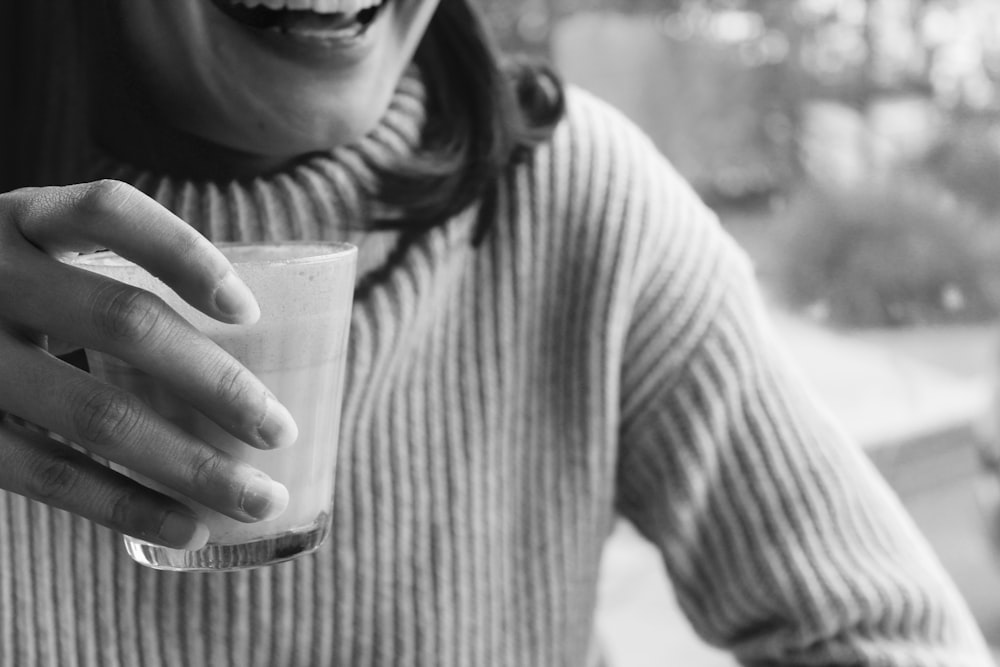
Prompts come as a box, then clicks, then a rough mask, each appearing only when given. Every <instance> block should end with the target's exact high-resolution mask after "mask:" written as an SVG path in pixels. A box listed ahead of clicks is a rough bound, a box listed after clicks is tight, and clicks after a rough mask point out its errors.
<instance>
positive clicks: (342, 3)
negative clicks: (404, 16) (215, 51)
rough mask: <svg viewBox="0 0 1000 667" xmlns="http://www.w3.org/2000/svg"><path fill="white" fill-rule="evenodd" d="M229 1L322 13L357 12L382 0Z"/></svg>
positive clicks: (246, 4) (245, 4) (270, 7)
mask: <svg viewBox="0 0 1000 667" xmlns="http://www.w3.org/2000/svg"><path fill="white" fill-rule="evenodd" d="M229 2H230V3H232V4H234V5H242V6H244V7H250V8H253V7H267V8H268V9H295V10H300V11H301V10H308V11H312V12H317V13H321V14H357V13H358V12H360V11H361V10H362V9H367V8H369V7H375V6H377V5H379V4H380V2H381V0H229Z"/></svg>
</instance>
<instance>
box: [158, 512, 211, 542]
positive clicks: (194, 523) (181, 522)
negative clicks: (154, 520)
mask: <svg viewBox="0 0 1000 667" xmlns="http://www.w3.org/2000/svg"><path fill="white" fill-rule="evenodd" d="M157 535H159V537H160V539H161V540H162V541H163V542H165V543H166V544H167V545H168V546H171V547H173V548H175V549H186V550H188V551H196V550H198V549H201V548H202V547H204V546H205V544H207V543H208V528H207V527H206V526H205V524H203V523H201V522H200V521H198V520H197V519H195V518H194V517H190V516H187V515H184V514H180V513H178V512H167V515H166V516H165V517H164V518H163V523H161V524H160V529H159V530H158V531H157Z"/></svg>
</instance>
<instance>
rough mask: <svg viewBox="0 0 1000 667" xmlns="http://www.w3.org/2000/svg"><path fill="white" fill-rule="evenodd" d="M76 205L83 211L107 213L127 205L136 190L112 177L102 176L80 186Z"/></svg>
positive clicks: (99, 213) (97, 213) (98, 213)
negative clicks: (102, 177)
mask: <svg viewBox="0 0 1000 667" xmlns="http://www.w3.org/2000/svg"><path fill="white" fill-rule="evenodd" d="M80 187H81V188H82V192H81V193H80V199H79V201H78V204H77V205H78V206H79V208H80V210H81V211H82V212H84V213H90V214H94V215H98V216H100V215H108V214H113V213H115V212H117V211H121V210H122V209H123V208H126V207H127V206H128V205H129V202H131V201H132V200H133V199H134V197H135V193H136V192H137V191H136V190H135V189H134V188H133V187H132V186H131V185H129V184H128V183H124V182H122V181H118V180H115V179H113V178H104V179H101V180H99V181H94V182H92V183H86V184H84V185H82V186H80Z"/></svg>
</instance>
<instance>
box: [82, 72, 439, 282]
mask: <svg viewBox="0 0 1000 667" xmlns="http://www.w3.org/2000/svg"><path fill="white" fill-rule="evenodd" d="M425 103H426V90H425V87H424V83H423V81H422V79H421V77H420V76H419V72H418V71H417V70H416V68H415V67H411V68H410V69H409V70H408V71H407V72H406V74H405V75H404V77H403V78H402V80H401V81H400V85H399V86H398V88H397V90H396V92H395V94H394V96H393V99H392V101H391V103H390V105H389V108H388V110H387V112H386V114H385V116H384V117H383V118H382V120H381V121H380V123H379V124H378V126H377V127H376V128H375V129H374V130H372V131H371V132H370V133H368V134H367V135H366V136H364V137H363V138H361V139H360V140H359V141H358V142H356V143H354V144H352V145H348V146H342V147H337V148H334V149H332V150H330V151H327V152H323V153H314V154H310V155H307V156H303V157H302V158H300V159H298V160H296V161H294V162H292V163H289V164H286V165H284V166H282V167H281V168H279V169H276V170H272V171H269V172H267V173H264V174H261V175H255V176H245V177H239V178H235V177H228V178H209V177H205V176H203V175H197V174H195V175H191V174H178V173H170V172H168V171H161V170H157V169H155V168H152V167H150V165H144V164H135V163H132V162H130V161H128V160H127V159H125V158H123V156H120V155H116V154H115V153H113V152H110V151H111V150H112V149H111V148H107V147H106V148H105V149H104V155H103V157H102V158H101V159H99V160H98V162H97V164H96V165H95V168H94V170H93V173H92V176H93V177H94V178H116V179H118V180H122V181H125V182H127V183H131V184H132V185H134V186H136V187H137V188H138V189H140V190H142V191H143V192H145V193H146V194H148V195H149V196H151V197H153V198H154V199H156V200H157V201H159V202H160V203H161V204H163V205H164V206H166V207H167V208H168V209H170V210H172V211H174V212H175V213H176V214H177V215H179V216H180V217H181V218H182V219H184V220H186V221H187V222H188V223H189V224H191V225H192V226H193V227H195V228H196V229H198V231H200V232H201V233H202V234H204V235H205V236H207V237H208V238H209V239H211V240H213V241H268V240H273V241H278V240H290V239H304V240H311V239H323V240H339V241H347V242H351V243H354V244H355V245H358V246H359V248H360V250H361V256H360V260H361V266H359V269H360V270H361V272H362V273H363V272H364V270H365V269H366V267H367V268H369V269H370V268H372V267H376V266H378V265H379V264H380V262H381V261H383V260H384V259H385V256H386V255H387V254H388V253H389V252H390V251H391V249H392V247H393V245H394V243H395V239H396V236H397V234H396V233H394V232H388V231H386V232H373V231H372V230H371V229H370V228H368V226H367V224H366V221H368V220H371V219H373V217H375V216H377V217H385V215H386V214H387V213H391V211H386V210H385V209H383V208H382V207H381V205H380V204H379V203H378V201H377V199H376V193H377V190H378V172H379V171H388V172H391V171H392V170H393V168H394V167H396V166H398V165H403V164H405V163H406V162H407V161H408V160H409V159H410V158H411V157H412V156H413V154H414V152H415V151H416V150H417V148H418V147H419V143H420V138H421V131H422V129H423V126H424V122H425V119H426V115H425V114H426V109H425Z"/></svg>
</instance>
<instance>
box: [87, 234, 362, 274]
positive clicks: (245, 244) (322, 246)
mask: <svg viewBox="0 0 1000 667" xmlns="http://www.w3.org/2000/svg"><path fill="white" fill-rule="evenodd" d="M212 245H214V246H215V247H216V248H218V249H219V250H221V251H223V252H224V253H225V251H226V250H227V249H230V248H232V249H249V248H296V249H302V250H305V249H307V248H315V249H316V250H315V251H313V252H305V253H304V254H302V255H300V256H292V257H283V258H279V259H240V258H233V257H230V256H228V255H226V259H227V260H228V261H229V263H230V264H232V265H233V266H234V267H238V266H260V267H266V266H288V265H298V264H316V263H320V262H328V261H333V260H337V259H342V258H346V257H349V256H352V255H355V254H357V251H358V248H357V246H355V245H354V244H351V243H344V242H342V241H307V240H296V241H220V242H218V243H213V244H212ZM110 258H117V259H118V260H119V261H114V260H113V259H112V260H111V261H109V259H110ZM96 260H100V264H101V265H102V266H106V267H112V268H125V267H131V266H137V264H136V263H135V262H134V261H132V260H130V259H127V258H125V257H122V256H121V255H119V254H118V253H117V252H115V251H114V250H111V249H108V248H105V249H103V250H97V251H95V252H90V253H82V254H79V255H76V256H75V257H71V258H69V260H68V261H69V263H70V264H79V265H87V264H94V263H95V261H96Z"/></svg>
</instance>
